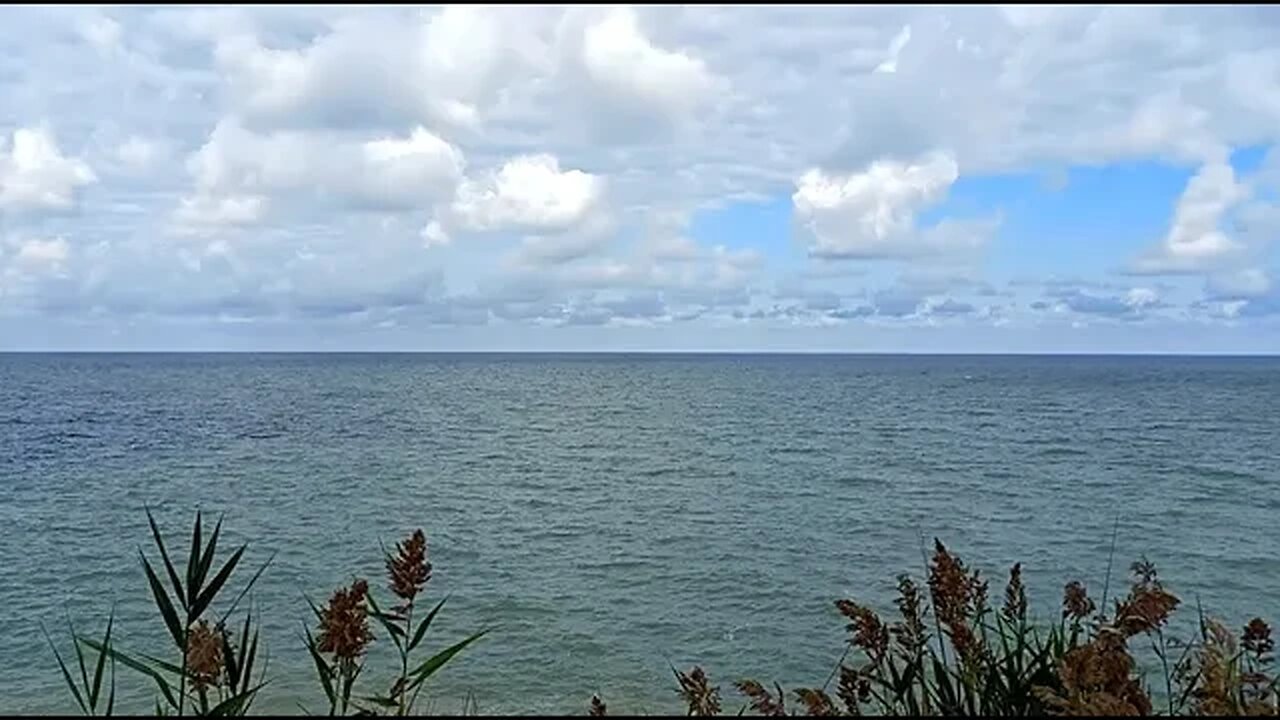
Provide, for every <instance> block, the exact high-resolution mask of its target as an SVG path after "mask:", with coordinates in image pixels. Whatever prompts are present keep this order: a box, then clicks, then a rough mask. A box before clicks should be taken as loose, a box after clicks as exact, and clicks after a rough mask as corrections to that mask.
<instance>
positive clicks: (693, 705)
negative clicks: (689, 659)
mask: <svg viewBox="0 0 1280 720" xmlns="http://www.w3.org/2000/svg"><path fill="white" fill-rule="evenodd" d="M671 671H672V672H674V673H675V674H676V682H678V683H679V684H680V696H681V697H683V698H684V701H685V704H686V705H688V706H689V715H691V716H698V717H711V716H713V715H719V714H720V688H718V687H713V686H711V685H710V684H709V683H708V682H707V674H706V673H705V672H703V671H702V668H701V667H699V666H697V665H695V666H694V667H693V669H692V670H690V671H689V672H688V673H687V674H686V673H683V672H680V671H679V670H676V669H675V668H672V669H671Z"/></svg>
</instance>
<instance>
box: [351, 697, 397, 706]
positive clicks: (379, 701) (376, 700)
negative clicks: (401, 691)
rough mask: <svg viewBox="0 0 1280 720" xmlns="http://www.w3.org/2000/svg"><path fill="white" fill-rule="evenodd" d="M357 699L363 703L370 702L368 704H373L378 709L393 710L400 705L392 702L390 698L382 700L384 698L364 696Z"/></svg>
mask: <svg viewBox="0 0 1280 720" xmlns="http://www.w3.org/2000/svg"><path fill="white" fill-rule="evenodd" d="M357 699H358V700H363V701H365V702H370V703H373V704H374V705H377V706H378V707H384V708H394V707H399V706H400V704H399V703H397V702H396V701H395V700H392V699H390V698H384V697H375V696H373V695H365V696H362V697H359V698H357Z"/></svg>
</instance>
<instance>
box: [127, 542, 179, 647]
mask: <svg viewBox="0 0 1280 720" xmlns="http://www.w3.org/2000/svg"><path fill="white" fill-rule="evenodd" d="M138 557H139V558H140V559H141V560H142V569H143V570H144V571H145V572H146V573H147V582H148V583H150V585H151V594H152V595H153V596H155V601H156V607H158V608H160V614H161V615H163V616H164V624H165V625H167V626H168V627H169V635H171V636H172V637H173V643H174V644H175V645H177V646H178V649H179V650H185V649H186V637H185V632H184V631H183V629H182V625H181V623H180V622H179V621H178V613H177V611H176V610H174V609H173V602H172V601H170V600H169V593H167V592H165V589H164V586H163V585H161V584H160V578H158V577H156V573H155V571H154V570H152V569H151V563H149V562H147V557H146V556H145V555H143V554H142V549H141V548H139V549H138Z"/></svg>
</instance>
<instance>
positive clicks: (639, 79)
mask: <svg viewBox="0 0 1280 720" xmlns="http://www.w3.org/2000/svg"><path fill="white" fill-rule="evenodd" d="M580 52H581V54H580V58H579V59H580V61H581V63H582V69H583V70H584V71H585V73H584V74H585V77H586V79H587V81H588V83H589V86H590V87H591V88H592V90H593V92H594V93H597V94H598V95H599V96H601V97H602V98H603V99H604V100H605V102H606V105H607V106H608V107H609V108H610V109H611V110H612V111H613V112H614V113H616V114H620V115H625V116H630V117H631V118H632V119H633V120H634V121H636V123H637V124H642V123H645V122H648V123H653V122H657V123H659V124H662V125H666V126H668V127H679V126H681V125H683V124H685V123H687V122H689V121H690V120H692V118H693V116H694V113H696V112H697V111H698V110H699V108H700V107H702V106H704V104H705V103H706V101H707V100H708V99H709V96H710V95H711V94H712V93H714V92H715V91H716V90H717V84H718V83H717V79H716V77H715V76H714V75H713V74H712V72H711V71H710V70H709V69H708V68H707V65H706V63H705V62H704V61H703V60H702V59H701V58H698V57H696V56H694V55H691V54H689V53H687V52H684V51H679V50H668V49H665V48H661V47H658V46H656V45H654V44H653V42H652V41H650V40H649V38H648V37H646V36H645V34H644V32H643V31H642V30H641V28H640V25H639V21H638V19H637V16H636V13H635V11H634V10H632V9H630V8H614V9H612V10H611V11H610V12H609V13H608V14H607V15H605V16H604V17H603V18H600V19H599V20H597V21H595V22H593V23H591V24H589V25H588V26H587V27H586V29H585V30H584V31H583V34H582V38H581V51H580Z"/></svg>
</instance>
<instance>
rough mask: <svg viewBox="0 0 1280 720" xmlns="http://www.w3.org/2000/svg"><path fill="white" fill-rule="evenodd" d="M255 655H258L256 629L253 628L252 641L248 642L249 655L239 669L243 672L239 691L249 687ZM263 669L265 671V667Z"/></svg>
mask: <svg viewBox="0 0 1280 720" xmlns="http://www.w3.org/2000/svg"><path fill="white" fill-rule="evenodd" d="M257 657H258V631H257V630H254V631H253V642H251V643H250V644H249V655H248V658H247V659H246V660H245V664H244V668H243V669H242V670H241V673H243V677H242V679H241V681H240V682H241V686H240V691H241V692H245V689H246V688H248V687H249V678H250V677H251V676H252V675H251V673H252V672H253V662H254V660H255V659H256V658H257ZM263 671H264V672H265V668H264V670H263Z"/></svg>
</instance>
